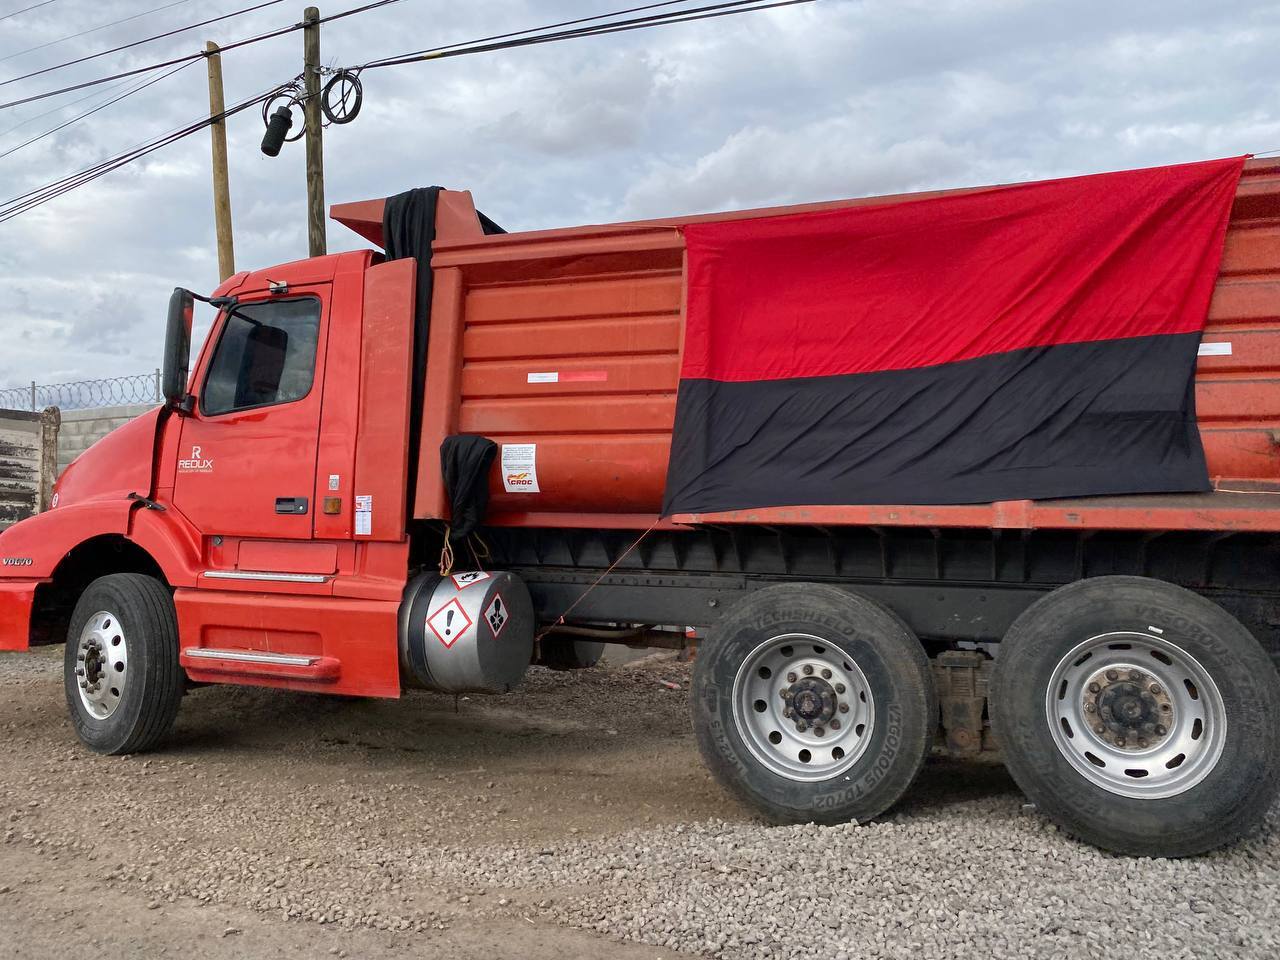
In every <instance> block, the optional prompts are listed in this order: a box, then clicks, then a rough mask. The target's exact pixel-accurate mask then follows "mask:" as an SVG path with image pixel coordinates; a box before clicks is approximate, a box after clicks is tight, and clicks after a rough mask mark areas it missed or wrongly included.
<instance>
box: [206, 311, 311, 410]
mask: <svg viewBox="0 0 1280 960" xmlns="http://www.w3.org/2000/svg"><path fill="white" fill-rule="evenodd" d="M319 339H320V301H319V300H316V299H313V298H306V299H301V300H271V301H265V302H262V303H248V304H244V305H242V306H239V307H237V308H235V312H234V313H232V314H231V315H230V316H229V317H228V318H227V321H226V323H225V324H224V325H223V328H222V335H221V336H220V337H219V339H218V346H217V348H216V349H215V350H214V353H213V359H212V361H210V363H209V374H208V376H207V377H205V381H204V390H203V391H202V392H201V396H200V409H201V411H202V412H203V413H204V414H205V415H206V416H214V415H217V414H220V413H231V412H233V411H236V410H248V409H251V408H253V407H266V406H271V405H273V404H279V403H289V402H291V401H294V400H301V399H302V398H303V397H305V396H306V395H307V394H308V393H310V392H311V384H312V382H313V381H314V380H315V370H316V345H317V343H318V341H319Z"/></svg>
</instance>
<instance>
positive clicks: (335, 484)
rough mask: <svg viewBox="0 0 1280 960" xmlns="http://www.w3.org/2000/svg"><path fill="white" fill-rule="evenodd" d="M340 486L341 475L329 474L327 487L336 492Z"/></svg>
mask: <svg viewBox="0 0 1280 960" xmlns="http://www.w3.org/2000/svg"><path fill="white" fill-rule="evenodd" d="M341 486H342V477H340V476H338V474H336V473H331V474H329V489H330V490H331V491H333V492H335V493H336V492H337V490H338V488H339V487H341Z"/></svg>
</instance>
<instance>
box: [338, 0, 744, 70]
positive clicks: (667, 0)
mask: <svg viewBox="0 0 1280 960" xmlns="http://www.w3.org/2000/svg"><path fill="white" fill-rule="evenodd" d="M690 2H692V0H662V2H661V3H646V4H644V5H643V6H639V7H629V8H627V9H626V10H614V11H613V12H612V13H597V14H596V15H595V16H591V17H579V18H578V19H576V20H561V21H560V22H559V23H549V24H546V25H545V26H541V27H528V28H526V29H524V30H513V31H512V32H510V33H495V34H494V35H493V36H491V37H481V38H480V39H478V40H464V41H461V42H459V43H446V44H444V45H443V46H439V47H429V48H428V49H427V50H418V51H416V52H417V53H426V52H428V50H452V49H454V48H455V47H469V46H472V45H473V44H477V43H488V42H489V41H491V40H505V39H507V38H508V37H522V36H524V35H525V34H528V33H541V32H542V31H544V30H555V29H557V28H559V27H569V26H573V25H574V24H579V23H587V22H589V21H592V20H607V19H608V18H610V17H621V16H625V15H626V14H628V13H639V12H640V11H641V10H653V9H655V8H656V7H672V6H675V5H676V4H680V3H690ZM743 2H746V0H743ZM406 56H407V54H406ZM368 66H382V63H381V61H374V62H372V63H368V64H365V67H368ZM357 69H361V70H363V69H364V67H359V68H357Z"/></svg>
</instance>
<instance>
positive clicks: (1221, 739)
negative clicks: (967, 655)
mask: <svg viewBox="0 0 1280 960" xmlns="http://www.w3.org/2000/svg"><path fill="white" fill-rule="evenodd" d="M990 705H991V722H992V727H993V729H994V731H995V734H996V736H997V738H998V741H999V743H1000V746H1001V748H1002V750H1003V751H1004V758H1005V765H1006V766H1007V767H1008V768H1009V772H1010V773H1011V774H1012V775H1013V778H1014V780H1015V781H1017V783H1018V786H1019V787H1021V788H1022V790H1023V792H1024V793H1026V794H1027V796H1028V797H1029V798H1030V799H1031V800H1032V801H1033V802H1034V803H1035V804H1036V806H1037V807H1038V808H1039V809H1040V810H1042V811H1043V812H1044V813H1045V814H1047V815H1048V816H1049V817H1050V818H1051V819H1053V820H1054V821H1055V822H1056V823H1058V824H1059V825H1060V826H1061V827H1062V828H1063V829H1064V830H1066V831H1067V832H1068V833H1070V834H1071V835H1073V836H1075V837H1078V838H1079V839H1081V840H1085V841H1087V842H1088V843H1092V844H1094V845H1095V846H1098V847H1102V848H1103V849H1105V850H1111V851H1114V852H1116V853H1122V854H1129V855H1132V856H1151V857H1184V856H1192V855H1195V854H1199V853H1204V852H1205V851H1208V850H1212V849H1214V848H1216V847H1220V846H1222V845H1224V844H1227V843H1231V842H1232V841H1234V840H1236V839H1238V838H1239V837H1241V836H1243V835H1245V834H1247V833H1249V832H1251V831H1252V830H1253V829H1255V828H1256V827H1257V826H1259V824H1261V822H1262V820H1263V818H1264V816H1265V815H1266V812H1267V810H1268V809H1269V808H1270V807H1271V804H1272V803H1273V802H1274V801H1275V799H1276V796H1277V793H1278V792H1280V759H1278V758H1280V674H1277V671H1276V669H1275V667H1274V666H1273V665H1272V663H1271V660H1270V658H1269V657H1268V656H1267V654H1266V653H1265V651H1264V650H1263V649H1262V647H1261V645H1260V644H1259V643H1258V642H1257V640H1256V639H1254V637H1253V636H1252V635H1251V634H1250V633H1249V631H1248V630H1246V629H1245V628H1244V626H1242V625H1241V624H1240V623H1239V622H1238V621H1237V620H1235V619H1234V618H1233V617H1232V616H1230V615H1229V614H1228V613H1227V612H1226V611H1225V610H1223V609H1222V608H1221V607H1219V606H1217V605H1216V604H1214V603H1211V602H1210V601H1208V600H1206V599H1204V598H1203V597H1200V596H1198V595H1196V594H1194V593H1191V592H1190V591H1187V590H1184V589H1182V588H1181V587H1176V586H1173V585H1172V584H1168V583H1163V582H1161V581H1158V580H1150V579H1146V578H1143V577H1097V578H1093V579H1089V580H1081V581H1078V582H1076V583H1073V584H1069V585H1068V586H1065V587H1062V588H1060V589H1058V590H1055V591H1054V592H1053V593H1051V594H1049V595H1048V596H1047V597H1045V598H1044V599H1042V600H1040V601H1038V602H1037V603H1035V604H1033V605H1032V606H1031V607H1029V608H1028V609H1027V610H1026V611H1025V612H1024V613H1023V614H1022V615H1021V616H1020V617H1019V618H1018V619H1017V620H1016V621H1015V622H1014V624H1013V626H1012V627H1011V628H1010V630H1009V633H1008V635H1007V636H1006V637H1005V638H1004V640H1003V642H1002V643H1001V644H1000V651H999V654H998V656H997V657H996V663H995V673H994V676H993V678H992V688H991V700H990Z"/></svg>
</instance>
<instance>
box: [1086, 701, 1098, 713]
mask: <svg viewBox="0 0 1280 960" xmlns="http://www.w3.org/2000/svg"><path fill="white" fill-rule="evenodd" d="M1084 712H1085V713H1097V712H1098V706H1097V704H1093V703H1086V704H1085V705H1084Z"/></svg>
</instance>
